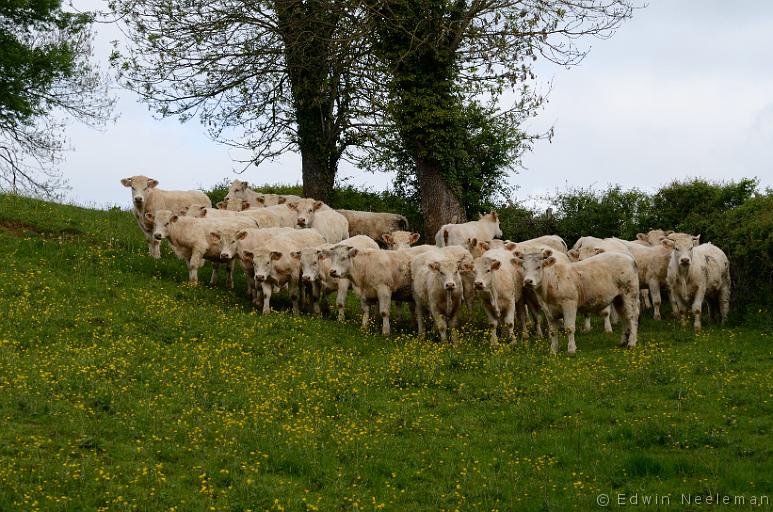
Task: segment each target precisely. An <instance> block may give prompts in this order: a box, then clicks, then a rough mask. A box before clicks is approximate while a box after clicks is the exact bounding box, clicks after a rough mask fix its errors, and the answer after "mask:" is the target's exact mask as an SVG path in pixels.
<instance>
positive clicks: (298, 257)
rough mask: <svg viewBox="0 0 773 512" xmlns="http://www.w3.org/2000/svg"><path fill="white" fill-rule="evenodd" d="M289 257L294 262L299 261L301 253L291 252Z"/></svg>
mask: <svg viewBox="0 0 773 512" xmlns="http://www.w3.org/2000/svg"><path fill="white" fill-rule="evenodd" d="M290 256H292V257H293V258H295V259H296V260H299V259H301V251H293V252H291V253H290Z"/></svg>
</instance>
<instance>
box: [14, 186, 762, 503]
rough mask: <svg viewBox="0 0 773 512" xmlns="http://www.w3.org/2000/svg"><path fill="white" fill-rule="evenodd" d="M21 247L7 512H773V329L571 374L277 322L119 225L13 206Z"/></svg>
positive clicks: (669, 325)
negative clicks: (604, 505)
mask: <svg viewBox="0 0 773 512" xmlns="http://www.w3.org/2000/svg"><path fill="white" fill-rule="evenodd" d="M0 248H1V249H0V418H1V420H0V421H2V427H1V428H0V510H2V511H6V510H45V511H48V510H71V511H76V510H77V511H80V510H143V511H155V510H177V511H209V510H229V511H230V510H234V511H246V510H382V509H383V510H411V511H414V510H502V511H506V510H556V511H562V510H593V509H598V508H599V506H598V505H597V500H598V499H599V498H598V495H599V494H606V495H608V496H609V498H610V500H611V503H610V506H609V508H613V509H619V508H630V507H631V506H633V505H631V504H630V500H633V499H638V500H639V503H640V505H639V506H642V505H641V500H642V499H643V498H644V497H646V496H650V497H651V498H650V499H652V498H653V497H654V498H655V499H658V498H659V499H660V500H661V502H663V501H664V497H666V496H667V497H668V498H669V500H670V502H671V505H670V506H668V505H665V506H663V505H661V507H660V508H661V509H664V508H665V509H674V510H682V509H688V510H706V509H709V508H710V509H712V510H716V509H720V510H721V509H727V510H739V509H740V510H745V509H750V508H751V509H755V510H756V509H766V508H771V507H770V505H764V504H763V506H762V507H754V506H753V505H751V503H752V500H753V499H758V500H760V501H761V500H762V498H761V497H762V496H767V497H768V499H770V498H773V344H771V323H770V319H769V312H766V311H760V312H759V314H758V315H757V316H756V317H750V318H747V319H746V321H745V324H744V325H742V326H740V325H731V326H730V327H728V328H719V327H717V326H714V325H711V324H709V325H708V328H707V329H706V330H705V331H704V333H702V334H700V335H698V336H695V335H693V334H692V332H691V331H688V330H686V329H682V328H681V327H680V326H679V325H678V324H677V323H676V322H674V321H671V320H667V321H663V322H660V323H655V322H653V321H651V320H649V321H647V320H645V321H644V322H643V325H642V327H641V331H640V338H639V339H640V346H639V347H637V349H635V350H632V351H624V350H620V349H617V348H614V347H615V342H616V341H617V334H615V335H605V334H603V333H599V332H598V321H597V322H596V331H595V332H594V333H592V334H582V333H581V334H580V335H578V353H577V356H576V357H574V358H569V357H567V356H566V355H565V354H562V355H559V356H552V355H550V353H549V348H548V343H547V342H546V341H544V340H533V341H531V342H530V343H528V344H525V345H524V344H522V343H519V344H518V346H516V347H503V348H498V349H491V348H489V347H488V346H486V344H485V343H484V339H485V337H484V335H483V333H482V332H480V329H481V328H482V327H483V325H482V324H477V325H473V326H471V327H469V330H468V331H467V332H465V333H464V336H463V341H462V344H461V346H459V347H458V348H451V347H448V346H440V345H438V344H437V343H435V342H433V341H432V340H420V339H417V338H416V337H415V336H414V335H413V334H412V331H411V330H410V329H409V327H408V325H406V324H405V323H402V324H401V323H399V322H398V323H397V325H396V335H394V336H393V337H391V338H388V339H385V338H383V337H381V336H380V335H378V334H377V331H378V328H377V327H376V326H372V329H371V332H370V333H366V334H363V333H362V332H361V331H360V330H359V328H358V320H357V319H353V320H350V321H348V322H346V323H344V324H340V323H337V322H334V321H332V320H322V319H316V318H311V317H308V316H304V317H301V318H293V317H292V316H291V315H289V314H287V313H286V312H279V313H272V314H271V315H268V316H260V315H257V314H256V313H255V311H254V310H253V308H252V307H251V305H250V304H249V303H248V302H247V301H246V299H245V298H244V297H243V292H242V290H243V288H242V287H243V279H242V278H240V279H239V280H238V281H237V292H229V291H227V290H225V289H222V288H220V289H212V288H209V287H208V286H199V287H191V286H188V285H187V284H184V280H185V278H186V275H187V272H186V270H185V268H184V266H183V264H182V263H181V262H179V261H178V260H176V259H175V258H174V257H173V256H172V255H171V251H170V249H169V247H168V246H164V247H163V251H164V257H163V258H162V259H161V260H159V261H155V260H152V259H150V258H149V257H148V256H147V255H146V252H147V250H146V246H145V243H144V238H143V237H142V235H141V234H140V232H139V229H138V228H137V226H136V224H135V223H134V221H133V219H132V218H131V216H130V214H129V213H127V212H123V211H119V210H110V211H93V210H87V209H81V208H76V207H72V206H61V205H54V204H50V203H44V202H39V201H34V200H29V199H19V198H15V197H11V196H0ZM207 269H208V267H207ZM208 277H209V275H208V271H207V270H205V272H203V273H202V278H203V280H204V281H208ZM279 307H280V309H282V308H284V309H286V307H287V302H286V301H285V302H284V303H283V302H282V301H281V300H280V301H279ZM354 313H355V308H354V307H352V308H350V311H349V316H350V318H352V317H354V316H355V315H354ZM562 348H563V349H564V350H565V341H564V342H563V344H562ZM619 495H622V496H623V498H622V499H623V500H626V504H627V506H625V507H623V506H621V505H618V500H619V499H620V496H619ZM682 495H689V496H691V497H692V498H691V499H692V500H695V497H696V496H698V497H700V496H716V495H719V497H720V498H722V497H723V496H743V497H745V499H746V500H747V502H746V505H745V506H742V507H739V506H724V507H723V506H715V505H703V504H700V505H695V504H694V503H693V504H692V505H688V506H685V505H684V504H683V501H682ZM634 496H638V498H634ZM601 500H602V501H603V497H602V498H601ZM653 507H654V506H651V507H650V508H653Z"/></svg>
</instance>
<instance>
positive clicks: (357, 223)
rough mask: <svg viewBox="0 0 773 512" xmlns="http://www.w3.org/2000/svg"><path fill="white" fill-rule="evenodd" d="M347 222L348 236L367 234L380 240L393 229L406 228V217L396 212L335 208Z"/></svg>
mask: <svg viewBox="0 0 773 512" xmlns="http://www.w3.org/2000/svg"><path fill="white" fill-rule="evenodd" d="M336 211H337V212H338V213H340V214H341V215H343V216H344V217H346V220H347V221H348V223H349V236H354V235H367V236H369V237H370V238H372V239H373V240H376V241H381V240H383V238H382V237H383V236H384V235H386V234H388V233H391V232H393V231H398V230H402V229H408V219H406V218H405V217H404V216H402V215H398V214H396V213H380V212H361V211H358V210H336Z"/></svg>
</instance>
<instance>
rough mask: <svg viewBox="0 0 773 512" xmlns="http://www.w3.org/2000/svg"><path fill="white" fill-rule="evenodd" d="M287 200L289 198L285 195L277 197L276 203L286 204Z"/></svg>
mask: <svg viewBox="0 0 773 512" xmlns="http://www.w3.org/2000/svg"><path fill="white" fill-rule="evenodd" d="M286 202H287V198H286V197H285V196H279V197H277V198H276V204H285V203H286Z"/></svg>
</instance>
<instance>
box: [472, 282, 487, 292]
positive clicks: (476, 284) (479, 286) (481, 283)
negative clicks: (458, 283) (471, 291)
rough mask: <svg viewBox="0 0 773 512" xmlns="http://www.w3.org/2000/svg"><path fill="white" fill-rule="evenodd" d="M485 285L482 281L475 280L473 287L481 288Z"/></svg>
mask: <svg viewBox="0 0 773 512" xmlns="http://www.w3.org/2000/svg"><path fill="white" fill-rule="evenodd" d="M485 287H486V286H485V285H484V284H483V281H475V289H476V290H482V289H483V288H485Z"/></svg>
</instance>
